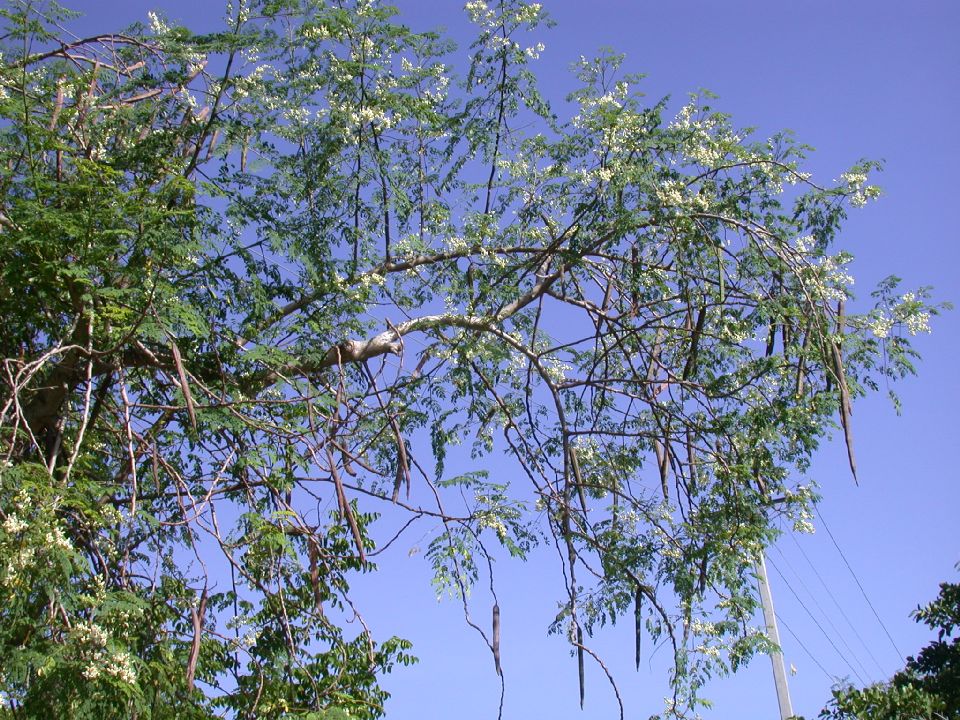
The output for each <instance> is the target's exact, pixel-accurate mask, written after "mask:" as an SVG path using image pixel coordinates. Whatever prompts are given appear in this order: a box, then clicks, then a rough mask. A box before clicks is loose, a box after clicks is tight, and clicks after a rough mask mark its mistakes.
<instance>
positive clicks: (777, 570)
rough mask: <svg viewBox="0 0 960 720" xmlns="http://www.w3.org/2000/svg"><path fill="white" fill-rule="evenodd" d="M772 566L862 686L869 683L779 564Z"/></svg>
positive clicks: (772, 564) (771, 561) (771, 562)
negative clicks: (795, 588) (815, 615)
mask: <svg viewBox="0 0 960 720" xmlns="http://www.w3.org/2000/svg"><path fill="white" fill-rule="evenodd" d="M770 565H771V566H773V569H774V570H775V571H776V572H777V575H779V576H780V579H781V580H783V582H784V584H785V585H786V586H787V590H789V591H790V592H791V594H792V595H793V597H795V598H796V600H797V602H798V603H800V607H802V608H803V611H804V612H805V613H806V614H807V615H809V616H810V619H811V620H813V624H814V625H816V626H817V629H818V630H819V631H820V633H821V634H822V635H823V636H824V637H825V638H826V639H827V642H828V643H830V647H832V648H833V650H834V652H836V653H837V655H839V656H840V659H841V660H843V662H844V664H846V666H847V667H848V668H850V670H851V671H852V672H853V674H854V675H856V676H857V679H858V680H859V681H860V684H861V685H866V684H867V682H866V681H865V680H864V679H863V676H861V675H860V673H858V672H857V669H856V668H855V667H854V666H853V665H852V664H851V663H850V661H849V660H847V657H846V656H845V655H844V654H843V653H842V652H840V648H838V647H837V645H836V643H834V642H833V640H832V639H831V637H830V635H828V634H827V631H826V630H824V629H823V626H822V625H821V624H820V622H819V621H818V620H817V618H816V617H814V615H813V613H812V612H810V608H808V607H807V606H806V605H805V604H804V602H803V600H801V599H800V596H799V595H797V591H796V590H794V589H793V586H792V585H791V584H790V581H789V580H787V579H786V578H785V577H784V576H783V573H782V572H780V568H778V567H777V564H776V563H775V562H773V560H770Z"/></svg>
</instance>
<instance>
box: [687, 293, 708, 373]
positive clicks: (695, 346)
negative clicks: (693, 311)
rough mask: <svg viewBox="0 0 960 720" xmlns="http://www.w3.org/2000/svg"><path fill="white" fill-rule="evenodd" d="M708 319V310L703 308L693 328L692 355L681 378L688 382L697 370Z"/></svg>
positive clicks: (691, 337)
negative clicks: (702, 338)
mask: <svg viewBox="0 0 960 720" xmlns="http://www.w3.org/2000/svg"><path fill="white" fill-rule="evenodd" d="M706 319H707V308H706V306H703V307H702V308H700V311H699V312H698V313H697V322H696V324H695V325H694V328H693V334H692V335H691V336H690V353H689V354H688V355H687V363H686V365H684V367H683V375H681V378H682V379H683V380H687V379H688V378H689V377H690V375H691V374H693V371H694V370H696V368H697V353H698V352H699V350H700V336H701V335H702V333H703V324H704V322H705V321H706Z"/></svg>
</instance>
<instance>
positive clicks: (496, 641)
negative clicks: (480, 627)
mask: <svg viewBox="0 0 960 720" xmlns="http://www.w3.org/2000/svg"><path fill="white" fill-rule="evenodd" d="M491 634H492V636H493V637H492V642H491V643H490V647H491V649H492V650H493V665H494V667H495V668H496V669H497V675H500V676H501V677H503V669H502V668H501V667H500V605H499V604H498V603H494V604H493V632H492V633H491Z"/></svg>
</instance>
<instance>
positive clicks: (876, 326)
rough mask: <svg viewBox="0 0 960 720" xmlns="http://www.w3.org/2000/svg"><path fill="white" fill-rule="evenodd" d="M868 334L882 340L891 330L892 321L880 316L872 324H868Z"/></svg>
mask: <svg viewBox="0 0 960 720" xmlns="http://www.w3.org/2000/svg"><path fill="white" fill-rule="evenodd" d="M869 327H870V332H872V333H873V334H874V335H876V336H877V337H878V338H880V339H881V340H883V339H884V338H885V337H887V335H889V334H890V330H891V329H893V320H891V319H890V318H888V317H886V316H884V315H881V316H880V317H878V318H876V319H875V320H874V321H873V322H871V323H870V325H869Z"/></svg>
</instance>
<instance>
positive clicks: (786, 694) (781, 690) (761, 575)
mask: <svg viewBox="0 0 960 720" xmlns="http://www.w3.org/2000/svg"><path fill="white" fill-rule="evenodd" d="M757 580H758V581H759V584H760V604H761V605H762V606H763V621H764V623H765V624H766V626H767V635H768V636H769V637H770V639H771V640H772V641H773V642H774V644H775V645H776V646H777V651H776V652H773V653H771V654H770V662H771V663H772V664H773V680H774V682H775V683H776V686H777V702H779V703H780V720H787V718H792V717H793V705H791V703H790V689H789V688H788V687H787V670H786V668H785V667H784V665H783V653H782V652H780V649H779V648H780V633H779V631H778V630H777V616H776V614H775V613H774V612H773V596H772V595H771V594H770V583H769V582H768V581H767V563H766V560H765V559H764V554H763V553H760V559H759V560H758V561H757Z"/></svg>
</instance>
